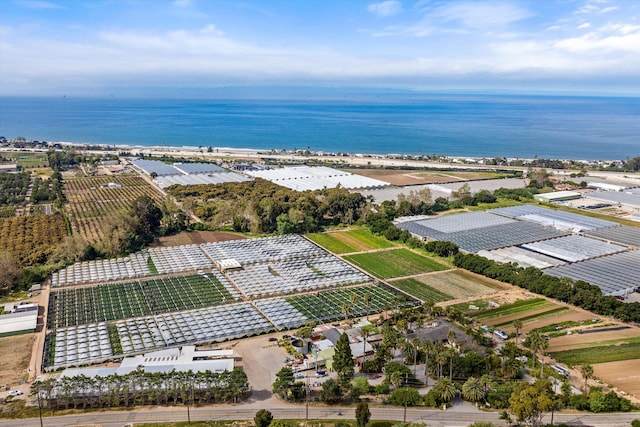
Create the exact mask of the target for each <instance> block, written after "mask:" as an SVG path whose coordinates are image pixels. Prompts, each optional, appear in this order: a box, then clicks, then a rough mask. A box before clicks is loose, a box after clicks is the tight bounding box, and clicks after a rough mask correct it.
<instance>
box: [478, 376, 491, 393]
mask: <svg viewBox="0 0 640 427" xmlns="http://www.w3.org/2000/svg"><path fill="white" fill-rule="evenodd" d="M478 383H479V384H480V386H481V387H482V390H484V394H485V396H486V395H488V394H489V392H490V391H491V390H493V381H492V380H491V377H490V376H489V375H487V374H484V375H483V376H481V377H480V379H479V380H478Z"/></svg>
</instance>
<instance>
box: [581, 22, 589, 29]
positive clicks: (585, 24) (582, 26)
mask: <svg viewBox="0 0 640 427" xmlns="http://www.w3.org/2000/svg"><path fill="white" fill-rule="evenodd" d="M589 27H591V24H590V23H588V22H585V23H583V24H580V25H578V29H579V30H583V29H585V28H589Z"/></svg>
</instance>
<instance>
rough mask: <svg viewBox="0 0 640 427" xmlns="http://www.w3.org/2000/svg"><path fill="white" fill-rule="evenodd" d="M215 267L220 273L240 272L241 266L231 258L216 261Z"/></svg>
mask: <svg viewBox="0 0 640 427" xmlns="http://www.w3.org/2000/svg"><path fill="white" fill-rule="evenodd" d="M216 267H218V270H220V271H221V272H222V273H224V272H226V271H234V270H242V264H240V263H239V262H238V261H237V260H235V259H232V258H229V259H221V260H220V261H216Z"/></svg>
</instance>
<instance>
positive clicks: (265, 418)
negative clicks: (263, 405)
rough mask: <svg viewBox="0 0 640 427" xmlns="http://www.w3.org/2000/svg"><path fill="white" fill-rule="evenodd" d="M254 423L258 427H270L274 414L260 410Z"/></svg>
mask: <svg viewBox="0 0 640 427" xmlns="http://www.w3.org/2000/svg"><path fill="white" fill-rule="evenodd" d="M253 421H254V422H255V423H256V427H269V425H270V424H271V421H273V414H272V413H271V412H269V411H267V410H266V409H260V410H259V411H258V412H256V416H255V417H254V418H253Z"/></svg>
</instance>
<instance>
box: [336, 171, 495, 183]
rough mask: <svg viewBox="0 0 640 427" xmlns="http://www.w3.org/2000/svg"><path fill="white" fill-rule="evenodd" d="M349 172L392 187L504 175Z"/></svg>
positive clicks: (462, 172)
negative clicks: (377, 180)
mask: <svg viewBox="0 0 640 427" xmlns="http://www.w3.org/2000/svg"><path fill="white" fill-rule="evenodd" d="M347 171H348V172H351V173H354V174H358V175H363V176H366V177H369V178H375V179H379V180H381V181H385V182H388V183H389V184H392V185H398V186H401V187H402V186H405V185H415V184H442V183H447V182H464V181H472V180H478V179H494V178H500V177H503V176H504V175H503V174H498V173H495V172H483V171H454V170H449V171H420V170H398V169H347Z"/></svg>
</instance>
